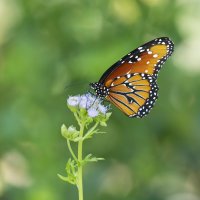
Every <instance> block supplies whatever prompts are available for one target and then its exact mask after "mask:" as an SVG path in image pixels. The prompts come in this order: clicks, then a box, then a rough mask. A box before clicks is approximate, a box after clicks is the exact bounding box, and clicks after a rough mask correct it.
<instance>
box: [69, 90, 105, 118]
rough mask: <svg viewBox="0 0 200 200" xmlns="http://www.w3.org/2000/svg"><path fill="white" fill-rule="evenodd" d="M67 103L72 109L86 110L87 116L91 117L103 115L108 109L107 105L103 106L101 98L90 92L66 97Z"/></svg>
mask: <svg viewBox="0 0 200 200" xmlns="http://www.w3.org/2000/svg"><path fill="white" fill-rule="evenodd" d="M67 104H68V106H69V108H70V109H71V110H72V111H75V109H84V110H86V111H87V114H88V116H89V117H91V118H95V117H97V116H98V115H102V114H103V115H105V114H106V112H107V111H108V106H104V105H103V104H102V100H101V99H99V98H98V97H96V96H94V95H92V94H90V93H87V94H83V95H77V96H70V97H69V98H68V99H67Z"/></svg>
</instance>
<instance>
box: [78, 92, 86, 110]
mask: <svg viewBox="0 0 200 200" xmlns="http://www.w3.org/2000/svg"><path fill="white" fill-rule="evenodd" d="M87 104H88V99H87V97H86V95H82V96H81V97H80V102H79V107H80V108H85V109H86V108H87V107H88V106H87Z"/></svg>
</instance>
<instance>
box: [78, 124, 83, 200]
mask: <svg viewBox="0 0 200 200" xmlns="http://www.w3.org/2000/svg"><path fill="white" fill-rule="evenodd" d="M83 131H84V124H83V123H82V124H81V125H80V137H83ZM82 162H83V140H82V139H81V140H79V142H78V183H77V186H78V196H79V200H83V165H82Z"/></svg>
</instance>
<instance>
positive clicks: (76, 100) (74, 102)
mask: <svg viewBox="0 0 200 200" xmlns="http://www.w3.org/2000/svg"><path fill="white" fill-rule="evenodd" d="M79 101H80V96H70V97H69V98H68V99H67V104H68V105H70V106H74V107H75V106H78V104H79Z"/></svg>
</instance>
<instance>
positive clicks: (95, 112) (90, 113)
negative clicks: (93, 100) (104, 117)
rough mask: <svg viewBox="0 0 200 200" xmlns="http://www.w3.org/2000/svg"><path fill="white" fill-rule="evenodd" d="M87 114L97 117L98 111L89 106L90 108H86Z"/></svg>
mask: <svg viewBox="0 0 200 200" xmlns="http://www.w3.org/2000/svg"><path fill="white" fill-rule="evenodd" d="M87 112H88V115H89V116H90V117H92V118H93V117H97V116H98V115H99V112H98V110H97V109H95V108H93V107H91V108H89V109H88V111H87Z"/></svg>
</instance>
